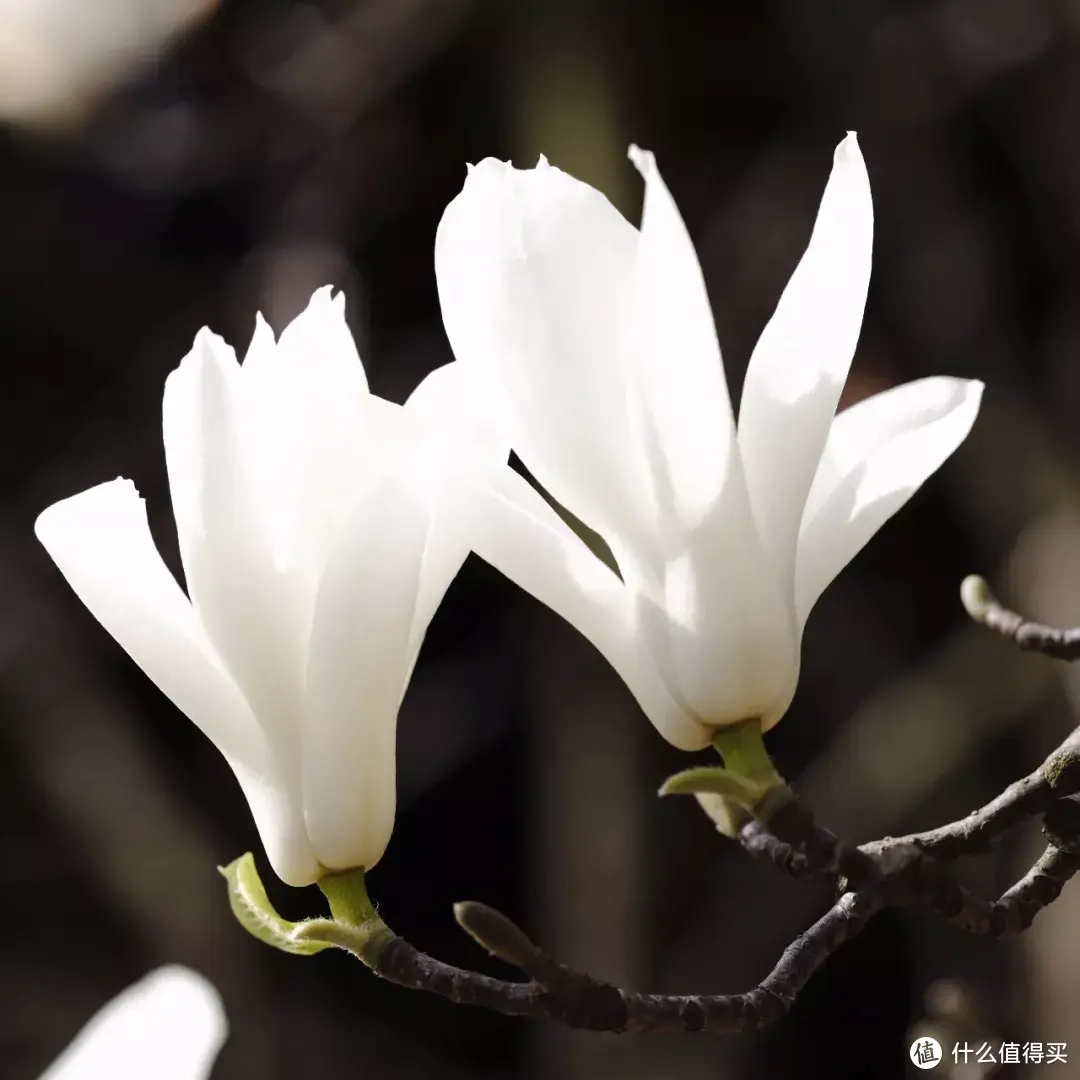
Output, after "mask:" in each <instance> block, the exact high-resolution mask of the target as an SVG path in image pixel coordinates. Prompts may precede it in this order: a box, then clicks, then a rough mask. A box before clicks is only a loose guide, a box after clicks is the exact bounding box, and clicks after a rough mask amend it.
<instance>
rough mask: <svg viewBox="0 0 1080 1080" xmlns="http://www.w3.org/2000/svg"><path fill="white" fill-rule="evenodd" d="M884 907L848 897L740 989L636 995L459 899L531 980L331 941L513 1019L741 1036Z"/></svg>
mask: <svg viewBox="0 0 1080 1080" xmlns="http://www.w3.org/2000/svg"><path fill="white" fill-rule="evenodd" d="M883 903H884V901H883V900H882V899H881V898H880V897H879V896H877V895H875V894H874V893H872V892H870V891H865V892H854V893H846V894H845V895H844V896H842V897H841V898H840V899H839V900H838V901H837V902H836V904H834V905H833V907H832V908H831V909H830V910H829V911H828V912H827V913H826V914H825V915H824V916H822V917H821V918H820V919H819V920H818V921H817V922H816V923H815V924H814V925H813V926H812V927H811V928H810V929H809V930H807V931H806V932H805V933H804V934H802V935H801V936H800V937H798V938H797V939H796V940H795V941H794V942H792V943H791V945H789V946H788V947H787V949H785V951H784V954H783V956H781V958H780V960H779V962H778V963H777V965H776V967H775V968H774V969H773V970H772V972H771V973H770V974H769V975H768V976H767V977H766V978H765V979H764V980H763V981H762V982H761V983H760V984H759V985H758V986H756V987H755V988H754V989H753V990H750V991H748V992H747V993H744V994H714V995H706V994H684V995H679V994H638V993H633V992H631V991H627V990H621V989H619V988H618V987H615V986H612V985H611V984H609V983H605V982H602V981H600V980H598V979H594V978H592V977H591V976H590V975H586V974H584V973H582V972H579V971H574V970H573V969H572V968H568V967H566V966H565V965H563V964H560V963H558V962H557V961H556V960H554V959H552V958H551V957H550V956H547V955H546V954H545V953H543V952H542V951H541V950H540V949H539V948H537V946H536V945H534V944H533V943H532V942H531V941H530V940H529V939H528V937H527V936H526V935H525V933H524V932H523V931H522V930H521V929H520V928H519V927H518V926H516V925H515V924H514V923H513V922H511V921H510V920H509V919H508V918H507V917H506V916H505V915H502V914H501V913H499V912H497V911H495V910H494V909H492V908H489V907H487V906H486V905H483V904H476V903H467V904H458V905H455V909H454V910H455V915H456V916H457V918H458V921H459V922H460V923H461V925H462V926H463V927H464V928H465V929H466V930H467V931H468V933H469V934H470V935H471V936H472V937H473V938H474V939H475V940H476V941H477V942H478V943H479V944H481V945H482V946H483V947H484V948H486V949H487V950H488V951H489V952H490V953H492V955H494V956H497V957H498V958H499V959H501V960H504V961H506V962H508V963H512V964H514V966H517V967H519V968H521V970H522V971H524V972H525V974H526V975H528V976H529V981H528V982H509V981H506V980H502V979H494V978H491V977H490V976H487V975H481V974H480V973H479V972H475V971H469V970H467V969H463V968H457V967H452V966H450V965H449V964H444V963H442V961H440V960H436V959H434V958H433V957H431V956H428V955H427V954H426V953H423V952H421V951H420V950H419V949H416V948H414V947H413V946H412V945H410V944H409V943H408V942H407V941H405V940H404V939H403V938H400V937H397V936H396V935H395V934H393V933H391V932H380V933H379V934H375V935H371V937H370V941H371V942H372V946H371V947H366V946H365V945H364V944H363V943H361V944H359V945H356V946H351V945H349V944H348V939H347V938H342V940H341V941H338V942H335V944H339V945H340V946H342V947H347V948H350V949H351V951H353V952H354V953H355V955H357V956H358V957H359V958H360V959H361V960H362V961H363V962H364V963H365V964H366V965H367V966H368V967H370V968H371V969H372V971H374V972H375V973H376V974H377V975H380V976H381V977H382V978H384V979H386V980H388V981H389V982H393V983H396V984H397V985H399V986H404V987H407V988H408V989H411V990H424V991H427V992H429V993H434V994H438V995H440V996H441V997H445V998H447V999H449V1000H450V1001H453V1002H456V1003H458V1004H462V1005H477V1006H481V1007H483V1008H488V1009H492V1010H494V1011H496V1012H500V1013H504V1014H506V1015H509V1016H527V1017H531V1018H533V1019H541V1020H553V1021H556V1022H558V1023H561V1024H564V1025H566V1026H567V1027H573V1028H582V1029H586V1030H589V1031H607V1032H614V1033H621V1032H635V1033H639V1034H644V1033H671V1032H696V1031H708V1032H713V1033H719V1032H745V1031H753V1030H755V1029H757V1028H759V1027H762V1026H764V1025H766V1024H768V1023H771V1022H772V1021H774V1020H776V1019H777V1018H779V1017H780V1016H782V1015H783V1014H784V1013H786V1012H787V1011H788V1010H789V1009H790V1008H791V1006H792V1005H793V1004H794V1002H795V1000H796V998H797V996H798V994H799V991H800V990H802V988H803V987H804V986H805V985H806V983H807V982H808V981H809V980H810V978H811V976H812V975H813V974H814V972H816V971H817V969H818V968H819V967H820V966H821V965H822V964H823V963H824V962H825V960H826V959H827V958H828V957H829V956H830V955H831V954H832V953H833V952H835V951H836V950H837V949H838V948H839V947H840V946H841V945H842V944H844V942H846V941H848V940H849V939H851V938H852V937H854V936H855V935H856V934H857V933H858V932H859V931H860V930H862V928H863V927H864V926H865V925H866V924H867V922H869V920H870V918H871V917H872V916H873V915H874V914H875V912H877V911H878V910H879V909H880V908H881V907H882V906H883ZM380 930H381V931H382V928H380Z"/></svg>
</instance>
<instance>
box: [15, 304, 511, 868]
mask: <svg viewBox="0 0 1080 1080" xmlns="http://www.w3.org/2000/svg"><path fill="white" fill-rule="evenodd" d="M460 371H461V369H460V368H459V367H458V365H456V364H448V365H446V366H445V367H443V368H440V369H439V370H437V371H435V372H433V373H432V374H431V375H430V376H428V378H427V379H425V380H424V382H423V383H422V384H421V386H420V387H419V388H418V389H417V391H416V392H415V393H414V394H413V395H412V397H411V398H410V399H409V401H408V403H407V404H406V405H404V406H397V405H394V404H391V403H390V402H387V401H384V400H382V399H381V398H378V397H375V396H374V395H372V394H370V393H369V392H368V387H367V380H366V377H365V375H364V369H363V366H362V365H361V363H360V358H359V356H358V355H357V353H356V347H355V345H354V344H353V340H352V337H351V335H350V333H349V330H348V327H347V325H346V323H345V315H344V302H343V297H342V296H340V295H338V296H337V297H336V298H334V299H333V300H331V297H330V290H329V289H322V290H320V291H319V292H317V293H316V294H315V296H314V297H313V298H312V301H311V304H310V306H309V307H308V308H307V310H306V311H305V312H303V314H301V315H300V316H299V317H298V318H297V319H296V320H295V321H294V322H293V323H292V324H291V325H290V326H289V327H288V328H287V329H286V330H285V331H284V333H283V334H282V335H281V338H280V340H279V341H277V342H276V343H275V341H274V336H273V333H272V332H271V330H270V328H269V327H268V326H267V324H266V323H265V322H263V321H262V320H261V319H260V320H259V321H258V323H257V325H256V330H255V336H254V338H253V339H252V342H251V347H250V349H249V350H248V354H247V357H246V359H245V361H244V364H243V366H242V367H241V366H240V365H238V364H237V362H236V358H235V356H234V354H233V352H232V350H231V349H230V348H229V347H228V346H227V345H226V344H225V342H224V341H222V340H221V339H220V338H219V337H216V336H215V335H214V334H211V333H210V332H209V331H207V330H203V331H201V332H200V333H199V335H198V337H197V338H196V340H195V345H194V347H193V349H192V351H191V352H190V353H189V354H188V356H187V357H186V358H185V360H184V361H183V363H182V364H181V365H180V367H179V368H178V369H177V370H176V371H174V372H173V373H172V374H171V375H170V376H169V378H168V381H167V382H166V384H165V402H164V421H165V422H164V429H165V455H166V461H167V464H168V470H169V487H170V491H171V494H172V504H173V514H174V517H175V519H176V527H177V531H178V534H179V541H180V554H181V558H182V560H183V565H184V574H185V577H186V580H187V590H188V594H189V595H190V598H191V599H190V602H189V600H188V597H187V596H185V595H184V593H183V592H182V591H181V589H180V586H179V585H178V584H177V583H176V580H175V579H174V578H173V576H172V575H171V574H170V572H169V571H168V569H167V568H166V566H165V564H164V563H163V562H162V560H161V557H160V555H159V554H158V552H157V550H156V548H155V546H154V542H153V540H152V539H151V536H150V531H149V528H148V527H147V518H146V508H145V506H144V504H143V501H142V499H140V498H139V496H138V493H137V492H136V491H135V488H134V486H133V485H132V484H131V482H130V481H127V480H122V479H121V480H114V481H112V482H110V483H107V484H102V485H101V486H99V487H96V488H92V489H90V490H89V491H85V492H83V493H82V494H80V495H76V496H74V497H72V498H70V499H66V500H64V501H63V502H59V503H57V504H55V505H54V506H51V507H49V509H47V510H46V511H45V512H44V513H43V514H42V515H41V516H40V517H39V518H38V521H37V525H36V526H35V529H36V532H37V535H38V538H39V539H40V540H41V542H42V543H43V544H44V545H45V548H46V549H47V550H48V552H49V554H50V555H51V556H52V557H53V559H54V560H55V562H56V564H57V566H59V568H60V570H61V571H62V572H63V574H64V576H65V577H66V578H67V580H68V583H69V584H70V585H71V586H72V588H73V589H74V590H75V592H76V593H77V594H78V596H79V598H80V599H81V600H82V601H83V603H84V604H86V606H87V607H88V608H89V609H90V611H91V612H92V613H93V615H94V616H95V617H96V618H97V619H98V620H99V621H100V622H101V623H102V625H103V626H104V627H105V628H106V629H107V630H108V631H109V632H110V633H111V634H112V635H113V637H115V638H116V640H117V641H118V642H119V643H120V644H121V645H122V646H123V647H124V648H125V649H126V650H127V651H128V653H129V654H130V655H131V657H132V659H134V660H135V662H136V663H137V664H138V665H139V666H140V667H141V668H142V669H143V671H145V672H146V674H147V675H148V676H149V677H150V678H151V679H152V680H153V681H154V682H155V683H156V684H157V686H158V687H159V688H160V689H161V690H162V691H164V693H165V694H166V695H168V697H170V698H171V699H172V700H173V702H174V703H175V704H176V705H177V707H178V708H179V709H180V710H181V711H183V712H184V713H185V714H186V715H187V716H188V717H189V718H190V719H191V720H192V721H194V722H195V724H197V725H198V726H199V728H200V729H201V730H202V731H203V732H204V733H205V734H206V735H207V736H208V737H209V738H210V739H211V740H212V741H213V742H214V743H215V745H216V746H217V747H218V749H219V750H220V751H221V753H222V754H223V755H224V756H225V758H226V760H227V761H228V763H229V764H230V765H231V767H232V769H233V772H234V773H235V774H236V777H237V779H238V780H239V781H240V784H241V786H242V787H243V790H244V794H245V795H246V796H247V799H248V803H249V804H250V806H251V810H252V813H253V815H254V817H255V821H256V824H257V825H258V828H259V832H260V834H261V835H262V839H263V843H264V845H265V847H266V852H267V855H268V857H269V859H270V863H271V865H272V866H273V868H274V870H275V872H276V873H277V874H278V876H279V877H280V878H281V879H282V880H283V881H285V882H287V883H288V884H290V885H305V884H310V883H311V882H312V881H315V880H316V879H317V878H319V877H320V876H321V875H322V874H323V873H324V872H325V871H326V870H343V869H349V868H353V867H364V868H367V869H370V868H371V867H372V866H373V865H374V864H375V863H376V862H377V861H378V860H379V858H380V857H381V856H382V853H383V851H384V849H385V847H386V844H387V841H388V840H389V837H390V832H391V829H392V827H393V822H394V809H395V774H394V765H395V732H396V724H397V712H398V706H399V704H400V702H401V698H402V695H403V694H404V692H405V688H406V686H407V684H408V681H409V677H410V675H411V673H412V668H413V664H414V663H415V660H416V655H417V652H418V651H419V649H420V645H421V642H422V640H423V637H424V633H425V632H426V630H427V626H428V623H429V622H430V621H431V617H432V615H433V614H434V612H435V608H436V607H437V605H438V604H439V602H440V601H441V599H442V597H443V594H444V593H445V592H446V589H447V587H448V586H449V584H450V582H451V580H453V578H454V575H455V574H456V573H457V571H458V569H459V568H460V567H461V564H462V562H463V561H464V559H465V556H466V554H467V550H468V549H467V547H466V546H465V545H464V544H463V543H461V542H460V541H459V540H458V538H457V531H456V529H455V530H450V529H447V528H444V527H443V519H444V517H445V515H444V513H443V509H444V506H445V504H446V503H447V502H448V501H450V500H448V499H447V498H446V496H447V495H448V493H449V490H450V487H451V485H452V483H453V482H454V480H455V479H456V478H458V477H459V476H460V475H463V473H462V472H461V471H460V469H470V468H475V469H480V468H483V467H484V466H485V464H486V462H487V461H488V460H490V461H491V462H492V463H496V464H497V463H499V462H502V461H505V459H506V453H507V451H506V448H505V445H500V446H495V445H494V444H493V443H492V444H487V443H484V442H483V441H482V440H481V439H479V438H478V437H477V429H476V428H474V427H473V426H472V425H471V423H470V413H469V410H468V405H469V402H468V401H467V400H460V399H462V398H463V395H462V392H461V390H460V385H459V384H460V378H459V374H460Z"/></svg>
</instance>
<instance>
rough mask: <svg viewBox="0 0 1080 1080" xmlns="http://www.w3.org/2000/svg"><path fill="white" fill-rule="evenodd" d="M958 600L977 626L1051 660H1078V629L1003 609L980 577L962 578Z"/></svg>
mask: <svg viewBox="0 0 1080 1080" xmlns="http://www.w3.org/2000/svg"><path fill="white" fill-rule="evenodd" d="M960 598H961V600H962V601H963V604H964V607H965V608H966V609H967V613H968V614H969V615H970V616H971V617H972V618H973V619H974V620H975V621H976V622H977V623H981V624H982V625H983V626H986V627H989V628H990V629H991V630H994V631H996V632H997V633H999V634H1001V635H1002V636H1003V637H1007V638H1009V639H1010V640H1012V641H1015V642H1016V644H1017V645H1019V646H1020V648H1021V649H1026V650H1028V651H1029V652H1041V653H1045V654H1046V655H1047V656H1052V657H1053V658H1054V659H1055V660H1076V659H1080V629H1078V628H1074V629H1068V630H1059V629H1057V628H1056V627H1053V626H1047V625H1046V624H1045V623H1038V622H1032V621H1031V620H1030V619H1025V618H1024V616H1023V615H1020V614H1019V613H1018V612H1015V611H1012V610H1011V609H1009V608H1007V607H1005V606H1004V605H1003V604H1002V603H1001V602H1000V601H999V600H998V598H997V597H996V596H994V594H993V592H991V590H990V586H989V585H987V583H986V582H985V581H984V580H983V579H982V578H981V577H978V576H976V575H972V576H971V577H968V578H965V579H964V583H963V585H961V587H960Z"/></svg>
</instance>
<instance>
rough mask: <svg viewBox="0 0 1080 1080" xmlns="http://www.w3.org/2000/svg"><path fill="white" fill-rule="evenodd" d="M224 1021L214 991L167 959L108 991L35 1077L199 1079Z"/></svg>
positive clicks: (47, 1079)
mask: <svg viewBox="0 0 1080 1080" xmlns="http://www.w3.org/2000/svg"><path fill="white" fill-rule="evenodd" d="M227 1033H228V1023H227V1021H226V1019H225V1010H224V1009H223V1008H222V1004H221V997H220V996H219V995H218V992H217V991H216V990H215V989H214V988H213V986H211V985H210V983H209V982H207V981H206V979H204V978H203V977H202V976H201V975H199V974H198V973H197V972H194V971H192V970H190V969H189V968H184V967H179V966H176V965H171V966H169V967H163V968H158V969H157V971H152V972H151V973H150V974H149V975H147V976H146V977H145V978H143V979H140V980H139V981H138V982H137V983H135V984H134V985H133V986H129V987H128V988H127V989H126V990H125V991H123V993H121V994H119V995H118V996H117V997H115V998H113V1000H112V1001H110V1002H109V1004H108V1005H106V1006H105V1007H104V1008H103V1009H101V1011H100V1012H98V1013H96V1014H95V1015H94V1016H93V1017H91V1019H90V1021H89V1023H87V1025H86V1026H85V1027H84V1028H83V1029H82V1031H80V1032H79V1034H78V1035H76V1036H75V1038H74V1040H73V1041H72V1042H71V1044H70V1045H69V1046H68V1048H67V1049H66V1050H65V1051H64V1052H63V1053H62V1054H61V1055H60V1057H58V1058H57V1059H56V1061H54V1062H53V1063H52V1065H50V1066H49V1068H48V1069H46V1070H45V1072H44V1073H43V1074H42V1076H41V1080H101V1078H103V1077H108V1078H109V1080H147V1078H148V1077H151V1076H152V1077H154V1080H206V1078H207V1077H208V1076H209V1075H210V1070H211V1069H212V1068H213V1067H214V1060H215V1059H216V1058H217V1055H218V1051H219V1050H220V1049H221V1046H222V1043H224V1042H225V1036H226V1034H227Z"/></svg>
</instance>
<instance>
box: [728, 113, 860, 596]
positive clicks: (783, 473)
mask: <svg viewBox="0 0 1080 1080" xmlns="http://www.w3.org/2000/svg"><path fill="white" fill-rule="evenodd" d="M872 245H873V206H872V204H871V200H870V182H869V179H868V178H867V175H866V166H865V164H864V162H863V158H862V154H861V153H860V152H859V146H858V142H857V141H856V138H855V135H854V133H852V134H849V135H848V137H847V138H846V139H845V140H844V141H843V142H842V143H841V144H840V145H839V147H837V150H836V157H835V161H834V164H833V170H832V175H831V176H830V177H829V182H828V184H827V186H826V188H825V194H824V196H823V197H822V200H821V207H820V209H819V210H818V216H817V222H816V223H815V225H814V231H813V235H812V236H811V237H810V244H809V246H808V247H807V249H806V253H805V254H804V255H803V257H802V260H801V261H800V263H799V265H798V267H797V268H796V270H795V273H794V274H792V276H791V280H790V281H789V282H788V285H787V288H786V289H785V290H784V293H783V295H782V296H781V297H780V302H779V304H777V307H776V312H775V313H774V314H773V317H772V319H770V321H769V323H768V325H767V326H766V327H765V330H764V331H763V332H762V335H761V338H760V339H759V341H758V343H757V347H756V348H755V349H754V353H753V356H752V357H751V359H750V366H749V368H748V370H747V373H746V382H745V384H744V386H743V396H742V404H741V405H740V408H739V446H740V448H741V450H742V460H743V468H744V470H745V473H746V481H747V485H748V487H749V491H750V499H751V503H752V505H753V508H754V516H755V517H756V519H757V523H758V531H759V534H760V536H761V540H762V543H763V544H765V546H766V548H767V549H768V551H769V553H770V556H771V558H772V559H773V563H774V565H775V567H776V568H777V571H778V573H779V574H780V575H781V576H782V578H783V579H784V580H785V581H786V582H791V581H792V580H793V577H792V575H793V572H794V566H795V561H794V560H795V547H796V540H797V537H798V532H799V523H800V521H801V520H802V514H803V506H804V504H805V502H806V496H807V492H808V491H809V490H810V485H811V483H812V481H813V478H814V472H815V469H816V468H817V463H818V459H819V458H820V456H821V452H822V449H823V448H824V446H825V440H826V438H827V437H828V432H829V425H830V423H831V421H832V417H833V414H834V413H835V411H836V404H837V402H838V401H839V399H840V392H841V390H842V389H843V386H844V382H845V380H846V379H847V374H848V369H849V367H850V366H851V359H852V357H853V356H854V353H855V346H856V343H857V342H858V339H859V330H860V327H861V325H862V316H863V308H864V306H865V304H866V292H867V288H868V287H869V282H870V261H871V259H870V257H871V249H872ZM789 587H790V586H789Z"/></svg>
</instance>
